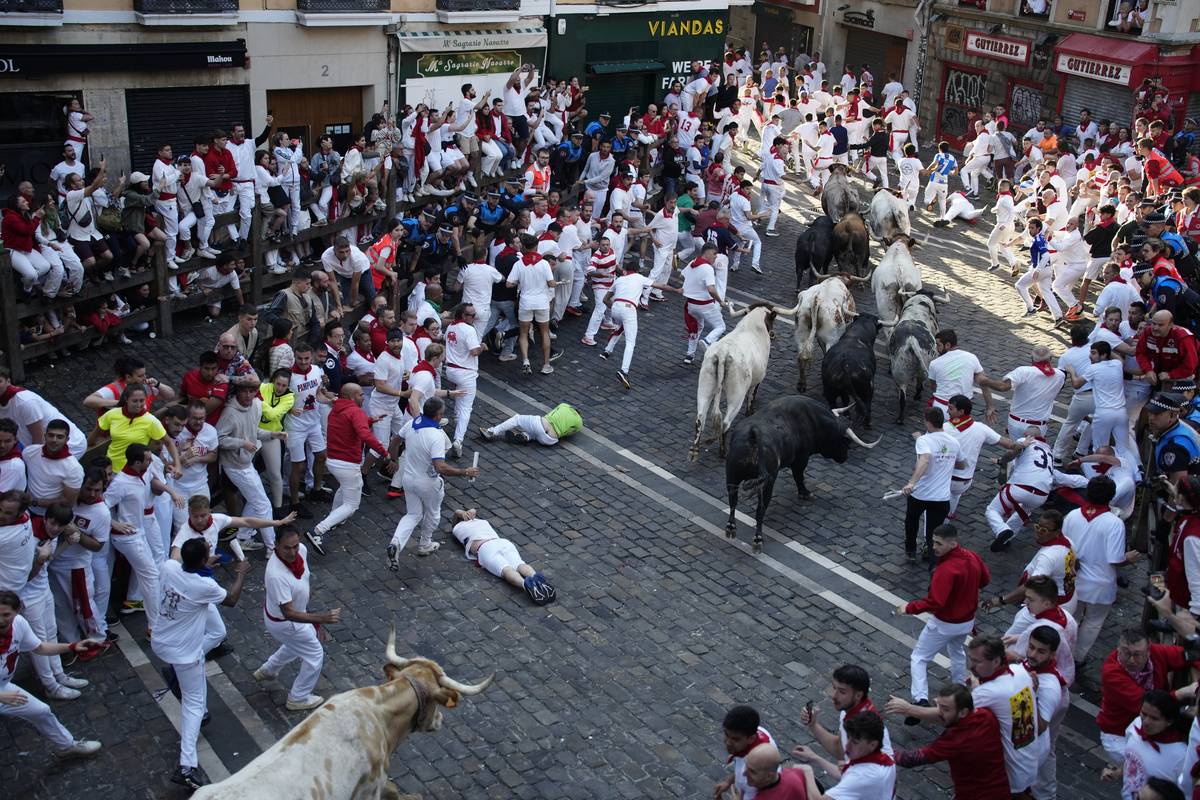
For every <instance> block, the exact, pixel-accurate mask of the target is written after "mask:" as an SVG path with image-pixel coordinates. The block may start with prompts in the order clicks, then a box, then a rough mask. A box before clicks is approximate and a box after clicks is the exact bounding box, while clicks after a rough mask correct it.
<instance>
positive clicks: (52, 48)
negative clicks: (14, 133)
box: [0, 39, 246, 75]
mask: <svg viewBox="0 0 1200 800" xmlns="http://www.w3.org/2000/svg"><path fill="white" fill-rule="evenodd" d="M245 66H246V42H245V40H244V39H239V40H236V41H232V42H164V43H158V44H100V45H95V44H63V45H55V44H47V45H40V44H33V45H20V44H16V45H13V44H10V45H5V46H3V47H0V74H5V75H52V74H60V73H67V72H82V73H93V72H146V71H151V70H210V69H242V68H244V67H245Z"/></svg>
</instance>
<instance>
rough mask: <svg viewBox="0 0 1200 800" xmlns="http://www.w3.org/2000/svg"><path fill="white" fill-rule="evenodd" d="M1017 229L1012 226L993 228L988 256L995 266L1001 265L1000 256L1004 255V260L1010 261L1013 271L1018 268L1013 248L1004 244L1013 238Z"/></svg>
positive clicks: (1009, 264)
mask: <svg viewBox="0 0 1200 800" xmlns="http://www.w3.org/2000/svg"><path fill="white" fill-rule="evenodd" d="M1014 232H1015V229H1014V228H1013V226H1012V225H1011V224H1009V225H996V226H995V227H994V228H992V233H991V235H990V236H988V243H987V247H988V255H989V256H990V257H991V263H992V264H993V265H995V264H999V263H1000V254H1001V253H1004V258H1005V260H1006V261H1008V268H1009V269H1012V268H1014V267H1016V266H1017V256H1016V254H1014V253H1013V251H1012V248H1011V247H1008V246H1006V245H1005V244H1004V243H1005V242H1007V241H1008V240H1010V239H1012V238H1013V234H1014Z"/></svg>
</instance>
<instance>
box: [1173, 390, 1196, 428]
mask: <svg viewBox="0 0 1200 800" xmlns="http://www.w3.org/2000/svg"><path fill="white" fill-rule="evenodd" d="M1171 390H1172V391H1174V392H1176V393H1177V394H1181V395H1183V400H1184V403H1183V408H1181V409H1180V410H1179V418H1180V419H1181V420H1182V421H1184V422H1186V423H1187V424H1188V425H1190V426H1191V427H1192V430H1194V431H1196V432H1198V433H1200V403H1197V402H1196V381H1195V380H1194V379H1193V378H1182V379H1180V380H1177V381H1174V382H1173V383H1172V385H1171Z"/></svg>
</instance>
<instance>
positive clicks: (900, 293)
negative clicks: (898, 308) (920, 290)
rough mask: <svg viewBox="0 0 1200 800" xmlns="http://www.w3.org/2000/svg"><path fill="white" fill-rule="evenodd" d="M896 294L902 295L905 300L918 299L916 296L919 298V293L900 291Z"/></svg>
mask: <svg viewBox="0 0 1200 800" xmlns="http://www.w3.org/2000/svg"><path fill="white" fill-rule="evenodd" d="M896 294H898V295H900V296H901V297H903V298H904V299H905V300H908V299H909V298H910V297H916V296H917V293H916V292H904V291H900V292H896Z"/></svg>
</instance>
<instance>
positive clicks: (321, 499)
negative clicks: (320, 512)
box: [307, 487, 333, 503]
mask: <svg viewBox="0 0 1200 800" xmlns="http://www.w3.org/2000/svg"><path fill="white" fill-rule="evenodd" d="M307 497H308V499H309V500H312V501H313V502H314V503H328V502H329V501H331V500H333V492H331V491H329V490H328V489H326V488H324V487H321V488H320V489H310V490H309V492H308V494H307Z"/></svg>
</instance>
